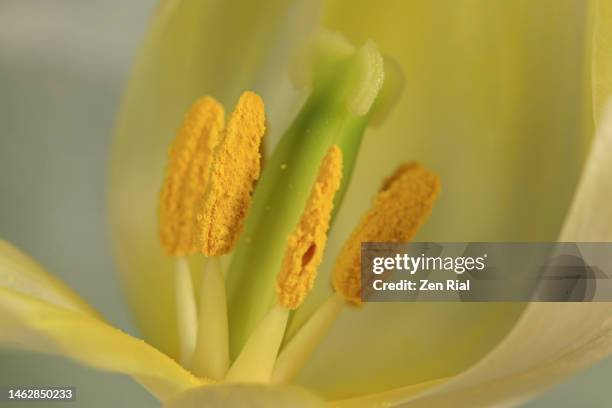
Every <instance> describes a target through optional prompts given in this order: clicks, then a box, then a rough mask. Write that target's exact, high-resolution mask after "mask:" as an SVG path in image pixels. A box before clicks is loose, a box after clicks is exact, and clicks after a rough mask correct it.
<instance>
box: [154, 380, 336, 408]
mask: <svg viewBox="0 0 612 408" xmlns="http://www.w3.org/2000/svg"><path fill="white" fill-rule="evenodd" d="M327 406H328V405H327V404H326V403H325V402H324V401H323V400H321V399H319V398H318V397H316V396H315V395H313V394H310V393H309V392H307V391H306V390H304V389H302V388H298V387H293V386H283V387H280V386H269V385H259V384H222V385H213V386H207V387H200V388H195V389H192V390H189V391H187V392H185V393H183V394H181V395H179V396H178V397H176V398H174V399H172V400H171V401H168V403H166V404H165V405H164V408H199V407H207V408H225V407H234V408H268V407H275V408H325V407H327Z"/></svg>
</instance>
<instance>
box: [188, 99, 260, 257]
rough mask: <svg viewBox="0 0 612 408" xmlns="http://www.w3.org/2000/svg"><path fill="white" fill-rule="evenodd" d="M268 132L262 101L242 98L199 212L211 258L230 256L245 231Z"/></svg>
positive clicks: (201, 243) (201, 245) (200, 233)
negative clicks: (265, 136)
mask: <svg viewBox="0 0 612 408" xmlns="http://www.w3.org/2000/svg"><path fill="white" fill-rule="evenodd" d="M264 132H265V112H264V104H263V101H262V100H261V98H260V97H259V96H258V95H256V94H255V93H253V92H245V93H243V94H242V95H241V96H240V99H239V100H238V103H237V105H236V108H235V109H234V112H232V114H231V116H230V119H229V121H228V124H227V127H226V128H225V130H224V131H223V132H222V134H221V138H220V141H219V143H218V144H217V147H216V148H215V151H214V154H213V159H212V165H211V170H210V177H209V180H208V184H207V186H206V190H205V192H204V194H203V196H202V198H201V199H200V201H199V203H198V205H197V208H196V219H195V225H196V233H197V237H198V239H197V243H196V244H197V246H198V249H199V250H200V251H202V252H203V253H204V254H205V255H207V256H217V255H222V254H225V253H227V252H229V251H230V250H231V249H232V247H233V246H234V244H235V242H236V241H237V239H238V237H239V236H240V233H241V232H242V229H243V223H244V218H245V217H246V215H247V211H248V208H249V206H250V204H251V194H252V192H253V186H254V183H255V181H256V180H257V179H258V178H259V173H260V168H261V154H260V145H261V142H262V138H263V135H264Z"/></svg>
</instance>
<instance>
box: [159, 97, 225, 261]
mask: <svg viewBox="0 0 612 408" xmlns="http://www.w3.org/2000/svg"><path fill="white" fill-rule="evenodd" d="M223 121H224V111H223V107H222V106H221V105H220V104H219V102H217V101H216V100H215V99H213V98H211V97H208V96H205V97H203V98H201V99H199V100H198V101H197V102H195V103H194V105H193V106H192V107H191V109H190V110H189V112H188V113H187V115H185V119H184V121H183V124H182V125H181V127H180V129H179V130H178V132H177V136H176V138H175V140H174V142H173V144H172V147H171V148H170V150H169V153H168V166H167V168H166V177H165V180H164V184H163V186H162V189H161V193H160V203H159V235H160V240H161V243H162V245H163V246H164V248H165V249H166V251H167V252H168V253H169V254H170V255H189V254H192V253H194V252H195V250H194V247H193V218H194V206H195V203H196V201H197V198H198V197H199V196H201V195H202V194H203V192H204V188H205V186H206V183H207V179H208V173H209V168H210V164H211V161H212V151H213V148H214V147H215V145H216V144H217V142H218V141H219V132H220V130H221V129H222V128H223Z"/></svg>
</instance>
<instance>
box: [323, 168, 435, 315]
mask: <svg viewBox="0 0 612 408" xmlns="http://www.w3.org/2000/svg"><path fill="white" fill-rule="evenodd" d="M439 192H440V180H439V179H438V176H436V175H435V174H434V173H432V172H431V171H429V170H428V169H426V168H424V167H422V166H421V165H419V164H418V163H409V164H404V165H402V166H400V167H399V168H398V169H397V170H396V172H395V173H394V174H393V175H392V176H391V177H389V178H387V179H386V180H385V181H384V182H383V184H382V186H381V189H380V191H379V193H378V195H377V197H376V199H375V201H374V205H373V206H372V208H371V209H370V210H369V211H368V212H367V213H366V214H365V215H364V216H363V218H362V219H361V222H360V223H359V225H358V226H357V228H356V229H355V230H354V231H353V233H352V234H351V237H350V238H349V240H348V241H347V242H346V243H345V244H344V246H343V248H342V251H341V252H340V256H339V257H338V260H337V261H336V265H335V267H334V271H333V285H334V288H335V289H336V292H338V293H339V294H340V295H341V296H343V297H344V298H345V299H346V300H347V301H348V302H349V303H352V304H355V305H359V304H360V303H361V243H362V242H406V241H409V240H410V239H411V238H412V237H413V236H414V234H416V232H417V231H418V229H419V227H420V226H421V225H422V224H423V223H424V222H425V220H426V219H427V217H428V216H429V214H430V212H431V209H432V207H433V204H434V202H435V200H436V197H437V196H438V193H439Z"/></svg>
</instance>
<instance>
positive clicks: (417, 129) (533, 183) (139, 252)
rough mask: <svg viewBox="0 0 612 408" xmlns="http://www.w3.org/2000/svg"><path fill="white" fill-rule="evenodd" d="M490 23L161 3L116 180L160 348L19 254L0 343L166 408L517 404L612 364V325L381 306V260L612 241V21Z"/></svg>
mask: <svg viewBox="0 0 612 408" xmlns="http://www.w3.org/2000/svg"><path fill="white" fill-rule="evenodd" d="M434 3H436V4H434ZM486 3H487V4H485V2H474V1H467V0H466V1H456V2H452V4H448V5H441V4H439V3H438V2H404V1H397V2H370V1H366V0H363V1H361V0H357V1H351V2H345V1H329V2H324V4H319V3H318V2H313V1H297V2H284V1H275V0H270V1H266V2H263V4H259V3H256V2H246V1H239V0H236V1H228V2H223V3H216V2H212V1H193V0H182V1H181V0H177V1H170V0H168V1H163V2H162V3H161V5H160V6H159V8H158V10H157V13H156V15H155V16H154V19H153V23H152V28H151V31H150V33H149V35H148V37H147V39H146V41H145V43H144V46H143V49H142V51H141V54H140V57H139V59H138V61H137V64H136V66H135V67H134V75H133V78H132V81H131V83H130V85H129V87H128V90H127V93H126V96H125V99H124V102H123V107H122V111H121V114H120V117H119V121H118V124H117V131H116V138H115V143H114V147H113V152H112V163H111V186H110V201H109V203H110V211H111V222H112V225H113V231H114V234H113V235H114V236H113V242H114V246H115V253H116V257H117V261H118V267H119V270H120V276H121V281H122V284H123V285H124V288H125V292H126V294H127V296H128V300H129V304H130V307H131V310H132V311H133V314H134V317H135V320H136V322H137V324H138V327H139V329H140V332H141V334H142V339H139V338H135V337H132V336H130V335H128V334H126V333H123V332H122V331H120V330H118V329H116V328H114V327H113V326H112V325H111V324H110V323H108V322H106V321H105V320H104V318H103V317H102V315H101V314H100V313H99V312H97V311H95V310H94V309H93V308H91V307H90V306H89V305H88V304H87V303H86V302H85V300H83V299H82V298H80V297H79V296H78V295H77V294H76V293H74V292H73V291H71V290H70V289H69V288H68V287H67V286H66V285H64V284H63V283H61V282H60V281H59V280H57V279H56V278H54V277H53V276H52V275H51V274H49V273H48V272H46V271H45V270H44V268H42V267H41V266H40V265H38V264H37V263H36V262H35V261H33V260H32V259H31V258H29V257H28V256H27V255H26V254H24V253H22V252H21V251H20V250H18V249H17V248H15V247H14V246H12V245H11V244H9V243H7V242H2V243H1V244H0V311H1V313H0V343H3V344H8V345H11V346H17V347H21V348H24V349H27V350H31V351H37V352H43V353H49V354H56V355H62V356H65V357H67V358H70V359H72V360H75V361H78V362H81V363H83V364H85V365H87V366H90V367H93V368H95V369H99V370H103V371H109V372H115V373H123V374H127V375H130V376H132V377H133V378H134V379H135V380H136V381H137V382H139V383H140V384H142V385H143V386H144V387H145V388H147V389H148V390H149V391H150V392H151V393H152V394H154V395H155V396H156V397H157V398H158V399H159V400H160V401H161V402H162V403H163V404H164V405H165V406H167V407H192V406H234V405H239V404H250V405H247V406H254V407H260V406H261V407H264V406H288V407H289V406H290V407H299V406H304V407H310V406H325V404H330V405H332V406H339V407H377V406H394V405H400V404H404V405H403V406H408V407H436V406H440V407H444V406H458V407H473V406H494V405H498V404H499V405H512V404H518V403H521V402H523V401H525V400H527V399H529V398H530V397H532V396H534V395H536V394H537V393H539V392H541V391H542V390H544V389H546V388H547V387H549V386H551V385H553V384H555V383H557V382H559V381H561V380H563V379H564V378H566V377H568V376H569V375H571V374H573V373H575V372H577V371H578V370H580V369H583V368H585V367H587V366H588V365H590V364H592V363H594V362H596V361H598V360H600V359H602V358H604V357H606V356H608V355H609V354H610V353H611V352H612V340H611V337H612V304H610V303H581V304H576V303H529V304H524V303H501V302H498V303H363V304H362V303H361V299H360V296H359V293H360V292H359V291H360V280H359V279H360V278H359V256H358V254H359V246H360V243H361V242H365V241H383V242H384V241H390V242H402V241H408V240H411V239H413V237H414V236H415V234H417V232H418V233H419V235H418V238H419V239H420V240H423V241H427V240H429V241H470V240H473V241H546V240H549V241H554V240H559V241H597V242H605V241H610V240H612V210H610V207H609V204H608V203H609V202H610V199H611V198H612V104H606V101H607V100H608V98H609V96H610V90H611V88H612V79H610V78H611V77H612V71H611V69H612V66H611V65H610V64H611V62H610V61H611V58H610V53H609V52H607V50H608V49H609V48H610V47H609V46H610V45H612V44H611V43H612V33H610V29H609V28H610V26H611V25H612V5H610V4H609V2H608V1H605V0H601V1H592V2H585V3H584V4H582V3H581V4H580V5H576V4H575V3H574V2H572V1H569V0H567V1H566V0H562V1H559V0H554V1H552V0H551V1H542V2H523V3H519V2H512V3H505V2H500V3H495V4H489V2H486ZM536 3H537V4H536ZM319 26H323V27H325V28H326V30H325V31H320V30H319V28H320V27H319ZM313 33H319V34H314V36H313ZM308 39H310V40H308ZM290 77H291V78H292V79H291V80H290V79H289V78H290ZM295 85H297V88H298V89H296V87H295ZM402 90H403V91H402ZM226 109H227V110H228V111H229V112H230V113H229V114H228V115H227V118H226V115H225V110H226ZM593 135H594V136H593ZM402 163H403V164H402ZM419 163H423V164H419ZM430 168H431V169H433V170H429V169H430ZM385 176H388V177H386V178H385ZM381 180H382V184H381ZM440 185H441V186H442V192H441V193H440V191H441V190H440ZM438 197H439V199H438ZM421 227H422V230H420V229H421ZM419 230H420V231H419Z"/></svg>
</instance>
